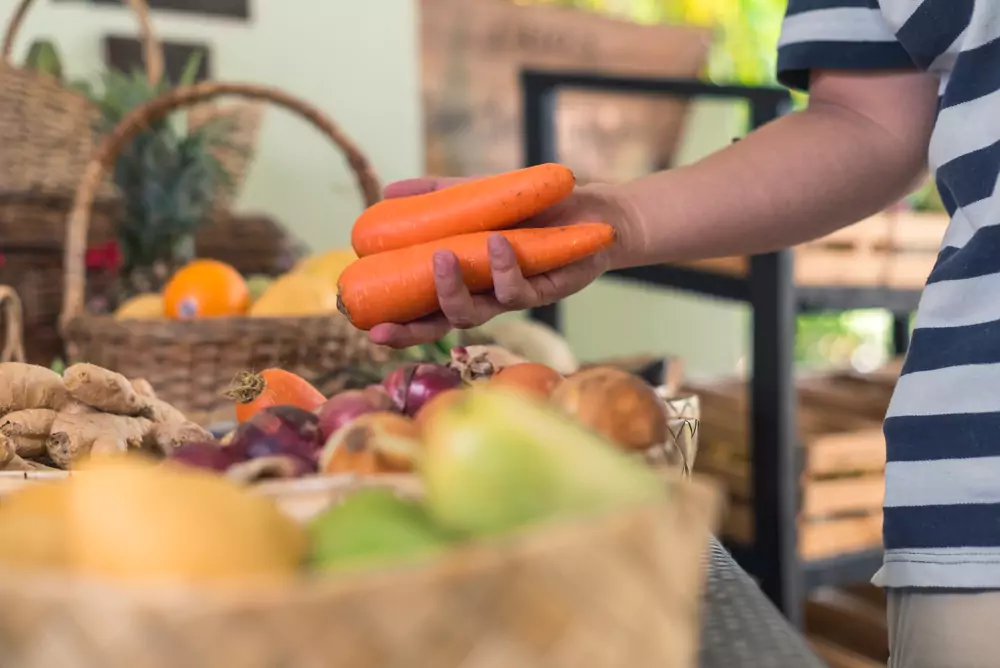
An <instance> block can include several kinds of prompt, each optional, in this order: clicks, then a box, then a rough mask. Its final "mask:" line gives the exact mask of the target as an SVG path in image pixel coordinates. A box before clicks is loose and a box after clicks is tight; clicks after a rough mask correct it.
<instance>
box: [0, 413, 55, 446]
mask: <svg viewBox="0 0 1000 668" xmlns="http://www.w3.org/2000/svg"><path fill="white" fill-rule="evenodd" d="M57 415H58V413H57V412H56V411H54V410H52V409H50V408H26V409H24V410H20V411H14V412H13V413H7V415H5V416H4V417H2V418H0V434H3V435H4V436H6V437H8V438H9V439H10V440H11V441H13V443H14V446H15V452H16V454H17V455H18V456H19V457H24V458H26V459H34V458H36V457H41V456H42V455H44V454H45V452H46V450H45V440H46V439H47V438H48V437H49V433H51V431H52V423H53V422H54V421H55V419H56V416H57Z"/></svg>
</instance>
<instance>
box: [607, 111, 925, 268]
mask: <svg viewBox="0 0 1000 668" xmlns="http://www.w3.org/2000/svg"><path fill="white" fill-rule="evenodd" d="M929 131H930V128H929V127H928V128H927V133H928V134H929ZM925 158H926V142H925V141H921V138H920V137H916V138H914V137H904V136H900V135H898V134H896V133H893V132H890V131H887V130H886V128H885V127H884V126H883V125H881V124H879V123H878V122H875V121H873V120H871V119H870V118H868V117H866V116H864V115H862V114H858V113H856V112H854V111H851V110H849V109H845V108H842V107H840V106H838V105H826V104H819V105H816V104H814V105H813V106H812V107H810V108H809V109H808V110H806V111H803V112H800V113H796V114H791V115H789V116H786V117H784V118H781V119H778V120H777V121H775V122H773V123H771V124H769V125H767V126H765V127H763V128H761V129H760V130H758V131H757V132H754V133H751V134H750V135H749V136H748V137H746V138H745V139H743V140H741V141H739V142H736V143H735V144H733V145H732V146H730V147H728V148H726V149H724V150H722V151H720V152H718V153H716V154H714V155H711V156H709V157H708V158H706V159H704V160H702V161H700V162H698V163H696V164H693V165H690V166H685V167H680V168H677V169H673V170H670V171H667V172H662V173H659V174H655V175H652V176H649V177H645V178H642V179H639V180H637V181H634V182H632V183H629V184H626V185H625V186H623V187H622V192H623V194H624V196H625V199H626V202H627V203H628V205H629V206H630V207H631V209H632V211H633V212H635V215H634V218H635V219H636V220H637V221H638V222H637V224H636V225H635V227H636V228H637V229H636V230H635V231H634V232H633V233H632V239H631V241H630V245H632V246H633V250H632V251H631V252H629V253H628V254H626V256H625V259H624V261H623V262H619V263H618V264H630V265H632V264H634V265H638V264H652V263H658V262H669V261H673V260H679V259H694V258H708V257H722V256H728V255H746V254H753V253H761V252H768V251H772V250H776V249H779V248H784V247H788V246H792V245H795V244H798V243H801V242H804V241H808V240H810V239H815V238H817V237H820V236H823V235H825V234H828V233H830V232H831V231H833V230H836V229H838V228H840V227H843V226H845V225H849V224H851V223H854V222H857V221H858V220H861V219H862V218H864V217H866V216H869V215H871V214H873V213H876V212H877V211H879V210H881V209H883V208H885V207H886V206H887V205H889V204H891V203H893V202H894V201H896V200H897V199H899V198H900V197H901V196H903V195H905V194H906V192H907V191H908V190H909V189H910V188H912V187H913V184H914V183H915V181H916V179H917V177H918V176H919V175H920V173H921V172H922V170H923V169H924V161H925Z"/></svg>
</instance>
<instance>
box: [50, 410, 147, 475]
mask: <svg viewBox="0 0 1000 668" xmlns="http://www.w3.org/2000/svg"><path fill="white" fill-rule="evenodd" d="M152 428H153V422H152V421H150V420H148V419H146V418H143V417H130V416H127V415H113V414H111V413H98V412H83V411H79V410H68V411H63V412H61V413H59V415H58V416H57V417H56V419H55V422H54V423H53V424H52V433H51V434H50V435H49V438H48V439H47V440H46V442H45V447H46V450H47V451H48V455H49V458H50V459H51V460H52V461H53V462H54V463H55V464H56V465H57V466H59V467H60V468H63V469H68V468H72V467H73V466H74V465H75V464H76V463H77V462H79V461H81V460H83V459H86V458H87V457H90V456H93V455H98V456H106V455H116V454H122V453H125V452H127V451H128V450H129V449H130V448H140V447H142V444H143V441H144V440H145V439H146V437H147V435H148V434H149V432H150V431H151V430H152Z"/></svg>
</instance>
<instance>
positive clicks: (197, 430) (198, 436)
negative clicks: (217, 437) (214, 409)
mask: <svg viewBox="0 0 1000 668" xmlns="http://www.w3.org/2000/svg"><path fill="white" fill-rule="evenodd" d="M147 440H148V441H152V445H153V447H154V448H155V449H156V450H157V451H158V452H160V453H162V454H164V455H167V456H169V455H171V454H173V452H174V451H175V450H176V449H177V448H179V447H181V446H182V445H184V444H185V443H193V442H196V441H211V440H214V439H213V438H212V434H210V433H209V432H208V430H207V429H205V428H204V427H202V426H201V425H199V424H196V423H194V422H191V421H190V420H185V421H183V422H154V423H153V428H152V429H151V430H150V432H149V434H148V435H147Z"/></svg>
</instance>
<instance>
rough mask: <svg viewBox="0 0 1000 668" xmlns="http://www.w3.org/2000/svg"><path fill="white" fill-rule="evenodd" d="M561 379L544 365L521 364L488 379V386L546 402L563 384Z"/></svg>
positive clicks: (509, 367) (508, 367)
mask: <svg viewBox="0 0 1000 668" xmlns="http://www.w3.org/2000/svg"><path fill="white" fill-rule="evenodd" d="M563 380H564V379H563V377H562V375H560V374H559V372H557V371H556V370H555V369H552V368H550V367H547V366H545V365H544V364H535V363H533V362H522V363H521V364H514V365H513V366H507V367H504V368H502V369H500V371H498V372H497V373H496V375H494V376H493V378H492V379H490V385H493V386H495V387H504V388H508V389H510V390H513V391H516V392H522V393H524V394H526V395H527V396H529V397H532V398H534V399H537V400H542V401H547V400H548V399H549V398H550V397H551V396H552V393H553V392H555V390H556V388H558V387H559V386H560V385H562V383H563Z"/></svg>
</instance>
